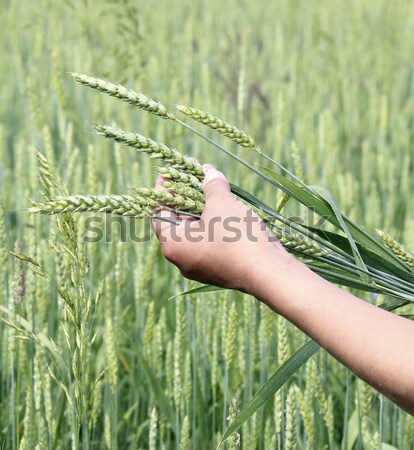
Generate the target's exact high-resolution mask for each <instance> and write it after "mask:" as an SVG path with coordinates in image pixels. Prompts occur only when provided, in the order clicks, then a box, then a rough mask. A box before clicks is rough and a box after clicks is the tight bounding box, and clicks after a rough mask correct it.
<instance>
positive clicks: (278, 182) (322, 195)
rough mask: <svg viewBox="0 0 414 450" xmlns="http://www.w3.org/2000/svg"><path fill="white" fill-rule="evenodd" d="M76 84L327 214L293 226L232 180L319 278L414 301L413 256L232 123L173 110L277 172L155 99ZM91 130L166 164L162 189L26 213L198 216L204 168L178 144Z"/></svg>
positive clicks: (70, 199)
mask: <svg viewBox="0 0 414 450" xmlns="http://www.w3.org/2000/svg"><path fill="white" fill-rule="evenodd" d="M70 76H71V77H72V78H73V79H74V80H76V81H78V82H79V83H81V84H83V85H85V86H88V87H90V88H92V89H95V90H97V91H100V92H104V93H106V94H108V95H110V96H112V97H115V98H118V99H120V100H123V101H125V102H127V103H129V104H131V105H133V106H137V107H139V108H140V109H142V110H144V111H147V112H149V113H151V114H154V115H156V116H158V117H161V118H163V119H167V120H170V121H173V122H175V123H177V124H179V125H181V126H183V127H185V128H187V129H188V130H190V131H191V132H193V133H195V134H196V135H198V136H199V137H201V138H203V139H205V140H206V141H208V142H209V143H210V144H212V145H213V146H215V147H217V148H218V149H220V150H221V151H224V152H225V153H226V154H227V155H229V156H230V157H232V158H233V159H235V160H236V161H237V162H238V163H241V164H243V165H244V166H245V167H247V168H248V169H249V170H251V171H253V172H254V173H255V174H256V175H257V176H259V177H260V178H261V179H263V180H264V181H265V182H267V183H270V184H271V185H272V186H273V187H274V188H277V189H281V190H282V191H283V192H284V193H285V198H284V202H283V203H285V202H286V199H288V198H294V199H296V200H297V201H299V202H300V203H302V204H304V205H305V206H307V207H308V208H312V209H314V210H315V211H316V213H318V214H320V215H321V216H324V217H325V218H327V220H328V221H329V222H330V223H331V224H333V225H334V226H336V227H337V228H338V230H339V233H333V232H327V231H324V230H322V229H319V228H318V229H315V228H311V227H309V226H306V225H303V224H302V223H297V222H295V221H294V220H290V219H288V218H286V217H284V216H283V215H282V214H281V212H280V210H281V207H279V208H277V207H274V206H270V205H267V204H265V203H264V202H263V201H261V200H259V199H257V198H256V197H254V196H253V195H251V194H250V193H248V192H246V191H244V190H243V189H242V188H241V187H239V186H235V185H231V187H232V192H233V193H234V194H235V195H236V196H238V197H239V198H240V199H241V200H242V201H244V202H246V203H248V204H249V206H250V207H251V208H253V209H254V210H255V211H256V212H257V213H258V214H259V215H260V216H261V217H263V218H264V219H265V220H266V223H267V225H268V227H269V228H270V229H271V231H272V232H273V233H274V234H275V235H276V236H277V238H278V239H279V240H280V242H281V243H282V244H283V245H284V246H285V247H286V248H287V249H288V251H290V252H293V253H294V254H295V255H296V256H298V257H300V258H302V259H303V260H304V261H305V262H306V264H308V266H309V267H310V268H311V269H312V270H314V271H315V272H317V273H319V274H320V275H322V276H323V277H325V278H327V279H329V280H331V281H335V282H336V283H338V284H342V285H346V286H350V287H354V288H357V289H362V290H366V291H370V292H378V293H384V294H388V295H390V296H394V297H397V298H399V299H401V300H402V301H414V286H413V282H414V257H413V256H412V255H410V254H409V253H408V252H407V251H406V250H405V249H404V248H403V247H402V246H401V245H400V244H399V243H398V242H396V241H395V240H394V239H393V238H392V237H391V236H389V235H387V234H386V233H385V232H383V231H380V230H377V233H376V235H375V236H372V235H371V234H369V233H368V232H366V231H365V230H364V229H363V228H362V227H360V226H358V225H356V224H355V223H353V222H352V221H351V220H350V219H349V218H347V217H345V216H344V215H343V214H342V213H341V212H340V211H339V208H338V206H337V205H336V203H335V201H334V199H333V198H332V196H331V195H330V194H329V192H328V191H326V190H324V189H322V188H317V187H310V186H307V185H306V184H305V183H304V182H303V181H301V180H300V179H298V178H297V177H296V176H295V175H293V174H292V173H291V172H289V171H288V170H287V169H286V168H285V167H283V166H281V165H280V164H279V163H277V162H276V161H274V160H272V159H271V158H270V157H269V156H267V155H265V154H264V153H262V151H261V150H260V148H259V146H258V145H257V144H256V142H255V141H254V140H253V139H252V137H250V136H249V135H248V134H246V133H245V132H244V131H242V130H240V129H239V128H237V127H236V126H234V125H231V124H229V123H227V122H225V121H224V120H221V119H219V118H217V117H215V116H213V115H211V114H208V113H205V112H203V111H201V110H199V109H196V108H193V107H189V106H183V105H177V106H176V110H177V111H179V112H180V113H182V114H184V115H185V116H187V117H189V118H190V119H193V120H195V121H197V122H199V123H201V124H204V125H206V126H208V127H210V128H211V129H213V130H215V131H217V132H219V133H221V134H223V135H224V136H226V137H228V138H230V139H231V140H232V141H234V142H236V143H237V144H239V145H240V146H242V147H244V148H245V149H249V150H252V151H254V152H256V153H257V155H258V156H259V157H261V158H263V159H264V160H265V161H267V162H270V163H271V164H272V165H274V166H276V167H277V168H278V169H279V172H275V171H273V170H271V169H268V168H265V167H261V166H260V169H258V168H256V167H254V166H252V165H250V164H249V163H247V162H246V161H245V160H243V159H242V158H240V157H239V156H237V155H236V154H234V153H232V152H231V151H229V150H228V149H226V148H224V147H223V146H222V145H220V144H218V143H216V142H215V141H213V140H211V139H210V138H209V137H207V136H205V135H203V134H202V133H200V132H199V131H197V130H196V129H194V128H193V127H192V126H190V125H188V124H187V123H186V122H183V121H181V120H180V119H179V118H178V117H176V115H174V114H173V113H172V112H169V111H168V110H167V108H166V107H165V106H164V105H163V104H162V103H160V102H157V101H155V100H153V99H151V98H149V97H147V96H145V95H144V94H142V93H137V92H134V91H133V90H131V89H127V88H125V87H124V86H121V85H119V84H114V83H111V82H108V81H104V80H101V79H99V78H93V77H90V76H87V75H82V74H78V73H71V74H70ZM94 128H95V129H96V131H97V132H98V133H99V134H100V135H102V136H104V137H106V138H107V139H111V140H113V141H115V142H118V143H121V144H124V145H126V146H128V147H132V148H134V149H136V150H138V151H139V152H141V153H145V154H147V155H148V156H149V157H150V158H152V159H158V160H161V161H163V162H164V163H166V165H165V166H163V167H160V168H159V169H158V172H159V175H161V176H162V177H163V179H164V180H166V181H164V182H163V186H164V187H165V188H167V190H168V191H165V190H157V189H154V188H136V189H134V192H133V193H131V194H128V195H126V194H125V195H70V196H56V197H53V198H49V199H46V201H44V202H41V203H36V202H33V204H32V207H31V208H30V211H31V212H34V213H42V214H57V213H73V212H82V211H95V212H104V213H112V214H116V215H122V216H128V217H135V218H158V219H160V220H163V218H162V217H160V216H159V215H158V212H159V211H160V210H162V209H165V208H167V209H174V210H176V211H177V212H179V213H181V214H191V215H192V216H196V217H199V215H200V214H201V213H202V211H203V207H204V197H203V193H202V180H203V176H204V175H203V170H202V168H201V165H200V164H198V163H196V162H194V161H193V160H192V159H191V158H189V157H188V156H186V155H183V154H182V153H180V152H179V151H178V150H176V149H175V148H170V147H168V146H167V145H165V144H163V143H162V142H156V141H154V140H153V139H151V138H149V137H145V136H142V135H141V134H139V133H135V132H130V131H124V130H122V129H120V128H116V127H113V126H108V125H98V124H95V125H94Z"/></svg>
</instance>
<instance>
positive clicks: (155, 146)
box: [94, 124, 204, 179]
mask: <svg viewBox="0 0 414 450" xmlns="http://www.w3.org/2000/svg"><path fill="white" fill-rule="evenodd" d="M94 128H95V129H96V130H97V132H98V133H99V134H101V135H102V136H105V137H106V138H108V139H113V140H114V141H115V142H120V143H123V144H125V145H127V146H128V147H133V148H135V149H137V150H140V151H142V152H145V153H147V154H148V155H149V157H150V158H153V159H162V160H164V161H165V162H168V163H171V164H173V166H174V167H175V168H177V169H182V170H185V171H186V172H188V173H191V174H192V175H194V176H196V177H198V178H200V179H203V178H204V173H203V169H202V168H201V165H200V164H197V163H195V162H193V161H192V160H191V159H190V158H189V157H188V156H186V155H182V154H181V153H180V152H179V151H177V150H176V149H175V148H170V147H167V146H166V145H165V144H163V143H162V142H156V141H154V140H152V139H151V138H148V137H145V136H142V135H141V134H139V133H132V132H130V131H124V130H121V129H120V128H116V127H111V126H109V125H99V124H95V125H94Z"/></svg>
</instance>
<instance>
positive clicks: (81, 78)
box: [69, 72, 175, 120]
mask: <svg viewBox="0 0 414 450" xmlns="http://www.w3.org/2000/svg"><path fill="white" fill-rule="evenodd" d="M69 75H70V76H71V77H72V78H73V79H74V80H76V81H77V82H78V83H81V84H83V85H84V86H88V87H90V88H92V89H95V90H97V91H101V92H105V93H106V94H108V95H110V96H111V97H116V98H119V99H120V100H122V101H124V102H127V103H129V104H131V105H134V106H138V108H141V109H143V110H145V111H148V112H149V113H151V114H155V115H156V116H159V117H162V118H163V119H171V120H175V116H174V114H171V113H169V112H167V108H166V107H165V106H164V105H163V104H162V103H160V102H157V101H155V100H153V99H152V98H149V97H147V96H146V95H144V94H142V93H138V92H135V91H133V90H132V89H127V88H126V87H124V86H121V85H120V84H114V83H111V82H109V81H104V80H101V79H100V78H94V77H89V76H87V75H83V74H80V73H75V72H69Z"/></svg>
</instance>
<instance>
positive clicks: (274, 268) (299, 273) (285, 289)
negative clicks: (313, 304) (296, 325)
mask: <svg viewBox="0 0 414 450" xmlns="http://www.w3.org/2000/svg"><path fill="white" fill-rule="evenodd" d="M252 266H253V267H260V270H251V269H250V272H249V276H247V277H246V281H245V286H244V290H245V291H246V292H247V293H248V294H250V295H253V296H254V297H256V298H257V299H258V300H259V301H261V302H263V303H265V304H267V305H268V306H269V307H270V308H272V309H273V310H275V311H276V312H278V313H282V314H284V312H285V309H286V308H287V307H288V306H289V305H290V306H291V307H293V306H294V305H293V303H294V302H297V301H300V300H301V298H302V296H301V295H299V294H300V292H301V291H303V290H304V288H305V286H304V285H305V284H306V283H310V282H311V281H312V280H314V278H315V277H316V278H319V277H317V275H315V274H314V273H313V272H312V271H311V270H310V269H309V268H308V267H307V266H306V265H305V264H303V263H301V262H300V261H298V260H297V259H295V258H294V257H293V256H292V255H290V254H289V253H287V252H286V251H284V250H282V251H280V250H279V249H272V251H269V252H268V253H266V254H263V253H262V254H261V255H260V262H258V263H257V264H253V265H251V266H250V268H251V267H252Z"/></svg>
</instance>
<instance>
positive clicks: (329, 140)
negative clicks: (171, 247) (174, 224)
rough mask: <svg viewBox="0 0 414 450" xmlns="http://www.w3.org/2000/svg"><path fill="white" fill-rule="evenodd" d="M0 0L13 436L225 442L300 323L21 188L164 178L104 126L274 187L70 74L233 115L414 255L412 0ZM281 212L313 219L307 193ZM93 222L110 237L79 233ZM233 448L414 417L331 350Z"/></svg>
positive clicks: (354, 443) (381, 434)
mask: <svg viewBox="0 0 414 450" xmlns="http://www.w3.org/2000/svg"><path fill="white" fill-rule="evenodd" d="M0 7H1V14H0V30H1V33H0V61H1V69H0V99H1V102H0V277H1V279H2V284H1V288H0V318H1V319H2V321H1V322H0V354H1V357H0V358H1V359H0V380H1V384H0V386H1V387H0V433H1V434H0V448H1V449H5V450H8V449H12V450H17V449H22V450H24V449H27V450H33V449H36V450H44V449H61V450H66V449H74V450H75V449H83V450H88V449H91V450H100V449H111V450H116V449H119V450H123V449H125V450H127V449H130V450H139V449H151V450H154V449H182V450H184V449H194V450H196V449H197V450H198V449H201V450H204V449H206V450H208V449H213V448H215V447H216V446H217V444H218V443H219V441H220V438H221V436H222V434H223V432H224V431H225V429H226V428H227V426H228V425H229V423H230V422H231V420H232V419H233V418H234V417H235V416H236V415H237V412H238V411H239V410H240V409H241V408H243V406H244V405H246V403H247V402H248V401H249V399H251V398H252V396H253V395H254V393H255V392H257V390H258V389H259V388H260V386H262V385H263V383H264V382H265V381H266V380H267V379H268V378H269V376H271V375H272V374H273V373H274V372H275V370H276V369H277V368H278V367H280V365H281V364H283V363H284V362H285V361H286V360H287V359H288V358H289V356H290V355H291V354H293V353H294V352H295V350H297V349H298V348H299V347H300V346H301V345H303V344H304V343H305V342H306V341H307V337H306V336H305V335H303V333H301V332H300V331H299V330H297V329H295V328H294V327H293V326H292V325H291V324H289V323H288V322H286V320H285V319H283V318H281V317H277V316H276V315H275V314H274V313H272V312H271V311H270V310H269V309H267V308H266V307H265V306H264V305H261V304H259V303H258V302H256V301H255V300H254V299H253V298H251V297H248V296H246V295H243V294H241V293H238V292H228V291H226V292H220V293H218V294H217V293H206V294H200V295H187V296H184V297H178V298H176V299H174V300H169V298H170V297H171V296H173V295H175V294H177V293H179V292H182V291H184V290H186V289H188V288H190V287H193V286H194V284H193V283H192V282H189V281H186V280H185V279H183V278H182V277H181V275H180V273H179V271H178V270H177V269H175V268H174V267H173V266H171V265H170V264H169V263H167V262H166V261H165V260H164V259H163V257H162V255H161V253H160V249H159V246H158V243H157V242H156V240H155V239H154V237H153V236H152V234H151V232H150V227H149V223H148V222H142V221H136V220H134V219H128V218H125V219H124V220H112V219H111V216H109V215H108V216H105V215H104V214H96V213H93V214H92V213H88V214H86V215H79V214H73V215H69V214H65V215H63V216H59V217H41V216H37V215H34V214H30V213H29V212H28V208H29V207H30V200H29V199H32V200H34V201H41V200H42V198H43V197H42V195H46V194H47V192H50V191H56V192H63V193H66V194H71V195H72V194H73V195H75V194H87V195H98V194H108V195H109V194H125V193H128V192H132V189H133V188H136V187H139V186H152V185H153V184H154V182H155V178H156V174H157V167H158V166H157V161H151V160H149V159H147V158H144V157H142V156H141V155H139V154H138V152H137V151H134V149H131V148H128V147H125V146H121V145H114V144H112V143H111V142H108V141H107V140H105V139H103V138H102V137H101V136H99V135H97V134H96V133H95V132H94V129H93V124H94V123H95V122H99V123H107V124H111V125H113V126H122V128H123V129H126V130H134V131H136V132H137V133H141V134H142V135H144V136H151V137H152V138H154V139H156V140H157V141H161V142H164V143H166V145H168V146H171V147H176V148H177V149H178V150H179V151H181V152H183V153H186V154H188V155H191V156H195V157H197V158H198V159H199V160H200V161H201V162H203V163H205V162H210V163H213V164H215V165H216V166H217V167H218V168H219V169H220V170H221V171H223V172H224V173H225V174H226V175H227V176H228V178H229V179H230V181H232V182H234V183H238V182H241V181H242V182H243V186H244V188H245V189H249V190H250V191H251V192H253V193H254V194H255V195H257V196H261V197H263V198H266V199H267V201H269V202H273V203H275V204H276V202H277V201H278V200H280V197H281V196H279V195H278V196H277V199H276V198H274V199H273V197H272V196H274V191H270V190H269V189H268V188H267V187H266V186H263V185H262V184H261V183H260V181H258V179H257V178H255V177H254V176H252V175H251V174H250V173H248V172H247V171H245V170H244V169H243V168H240V166H237V165H235V164H234V162H233V161H231V160H230V159H229V158H226V156H225V155H223V154H220V153H218V152H216V151H214V150H213V149H212V148H210V147H206V145H205V143H204V142H203V141H202V140H197V139H195V138H194V137H193V136H191V135H190V134H189V133H188V132H187V130H185V129H180V128H178V127H174V126H172V124H170V123H168V121H163V120H158V119H157V118H154V117H152V116H151V115H148V114H142V113H140V112H139V111H138V110H137V109H134V108H133V107H132V106H129V105H127V104H122V103H121V104H120V102H118V101H117V100H116V99H112V98H109V97H106V96H102V95H99V94H98V93H96V92H93V91H90V90H86V89H84V88H83V87H80V86H79V85H78V84H77V83H75V82H74V81H73V80H72V79H71V78H70V77H69V76H68V75H67V73H68V72H80V73H85V74H89V75H91V76H97V77H100V78H103V79H107V80H111V81H113V82H116V83H122V84H123V85H124V86H127V87H130V88H132V89H134V90H138V91H142V92H145V93H146V94H148V95H150V96H151V97H152V98H154V99H156V100H158V99H160V100H162V102H163V103H164V104H165V105H167V106H168V107H169V106H174V105H176V104H184V105H187V104H189V105H194V106H195V107H196V108H200V109H202V110H203V111H208V112H210V113H211V114H214V115H217V116H219V117H221V118H223V119H225V120H228V121H229V122H230V123H235V124H238V125H239V126H240V127H242V128H243V129H244V130H245V131H246V132H248V133H249V135H251V136H253V138H254V140H255V142H256V143H257V145H258V146H260V148H261V149H262V151H263V152H266V153H267V154H268V155H270V156H271V157H272V158H274V159H275V160H277V161H280V162H281V163H283V164H284V165H285V166H286V167H288V168H290V169H291V170H292V171H294V172H295V173H296V174H298V176H300V177H303V179H304V180H306V182H307V183H308V184H310V185H312V184H318V185H322V186H325V187H327V188H328V189H329V190H330V191H332V193H333V194H334V196H335V198H336V200H337V203H338V204H339V205H340V206H341V209H342V210H343V211H344V212H345V213H346V214H347V215H349V216H350V217H351V218H352V219H354V220H356V221H358V222H359V223H361V224H362V225H364V227H366V228H367V229H368V230H370V231H373V230H374V229H382V230H386V231H387V233H389V234H390V235H391V236H393V237H395V238H397V239H398V240H399V241H400V242H401V243H403V244H404V245H405V246H406V248H407V249H409V250H411V251H413V250H414V242H413V238H414V199H413V197H414V195H413V194H414V177H413V174H414V152H413V142H414V127H413V124H414V95H413V92H414V91H413V90H414V61H413V58H412V55H413V54H414V4H413V3H412V2H410V1H409V0H394V1H393V2H386V1H384V0H379V1H377V2H372V1H370V0H350V1H346V0H336V1H331V0H319V1H316V0H275V1H272V2H270V1H265V0H258V1H255V2H253V1H251V2H248V1H241V2H240V1H238V2H236V1H235V0H229V1H227V2H223V1H218V0H210V1H208V2H199V1H194V0H176V1H171V0H170V1H167V0H158V1H157V2H150V1H146V2H145V1H142V0H135V1H134V0H118V1H116V0H101V1H97V2H92V1H90V0H66V1H62V2H56V1H52V0H39V1H38V2H30V1H29V0H0ZM210 132H211V133H213V131H212V130H209V131H208V132H207V134H209V133H210ZM227 145H228V146H229V148H231V149H232V150H234V152H235V153H237V154H243V157H244V158H245V159H246V160H248V161H249V162H251V163H254V161H256V160H255V154H254V152H249V151H246V150H244V149H241V148H238V147H237V146H236V144H233V143H230V144H229V143H227ZM282 196H283V195H282ZM286 211H287V214H290V215H292V216H300V217H303V218H304V220H313V218H312V217H308V216H306V217H305V211H304V209H302V208H299V207H297V206H296V205H290V204H287V205H286ZM91 220H93V221H94V222H93V223H94V227H95V228H94V236H95V237H96V236H98V237H99V239H88V236H89V234H88V233H87V227H88V226H89V231H90V224H91ZM11 251H12V252H14V253H15V254H18V255H23V254H24V255H27V256H26V261H27V262H30V261H31V264H30V265H27V264H23V263H22V261H21V260H19V259H16V258H13V256H12V255H11V253H10V252H11ZM27 258H29V259H30V260H28V259H27ZM252 270H260V267H252ZM358 295H360V296H361V294H360V293H359V294H358ZM362 296H363V298H364V299H366V300H367V301H371V302H375V303H377V304H379V303H381V302H383V301H384V297H383V296H382V295H374V294H372V295H369V294H362ZM404 313H405V314H406V315H407V317H411V314H412V308H410V307H406V308H405V310H404ZM395 370H397V371H398V367H396V368H395ZM224 448H227V449H236V448H241V449H245V450H254V449H263V450H268V449H277V450H281V449H330V450H332V449H341V450H347V449H361V450H366V449H377V448H382V449H383V450H392V449H403V450H409V449H412V448H414V419H413V418H412V417H410V416H409V415H408V414H406V413H404V412H403V411H402V410H400V409H399V408H398V407H396V406H395V405H393V404H392V403H391V402H390V401H388V400H387V399H386V398H384V397H382V396H381V395H379V394H378V393H377V392H375V391H374V390H373V389H372V388H370V387H369V386H367V385H366V384H365V383H363V382H362V381H360V380H358V379H357V377H356V376H355V375H353V374H352V373H351V372H349V371H348V370H347V369H345V368H344V367H343V366H342V365H341V364H339V363H338V362H336V361H335V360H334V359H333V358H331V357H330V356H329V355H328V354H327V353H325V352H323V351H322V350H319V352H318V353H317V354H316V355H315V356H313V357H312V358H311V359H310V360H309V361H308V362H307V363H306V365H305V367H303V368H302V369H301V370H300V371H298V372H297V373H296V374H295V375H294V377H292V378H291V379H290V380H289V382H288V383H286V384H285V385H284V386H283V388H282V389H281V390H280V391H278V392H277V393H276V395H275V396H274V398H273V399H272V400H271V401H269V402H268V403H267V404H266V405H265V406H264V407H263V408H262V409H260V410H258V411H257V412H256V413H255V414H254V416H253V417H252V418H251V419H249V421H247V422H246V423H245V424H244V425H243V427H242V428H241V429H240V430H238V433H235V434H233V435H232V436H231V437H230V439H229V440H228V441H227V442H226V443H225V444H224Z"/></svg>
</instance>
